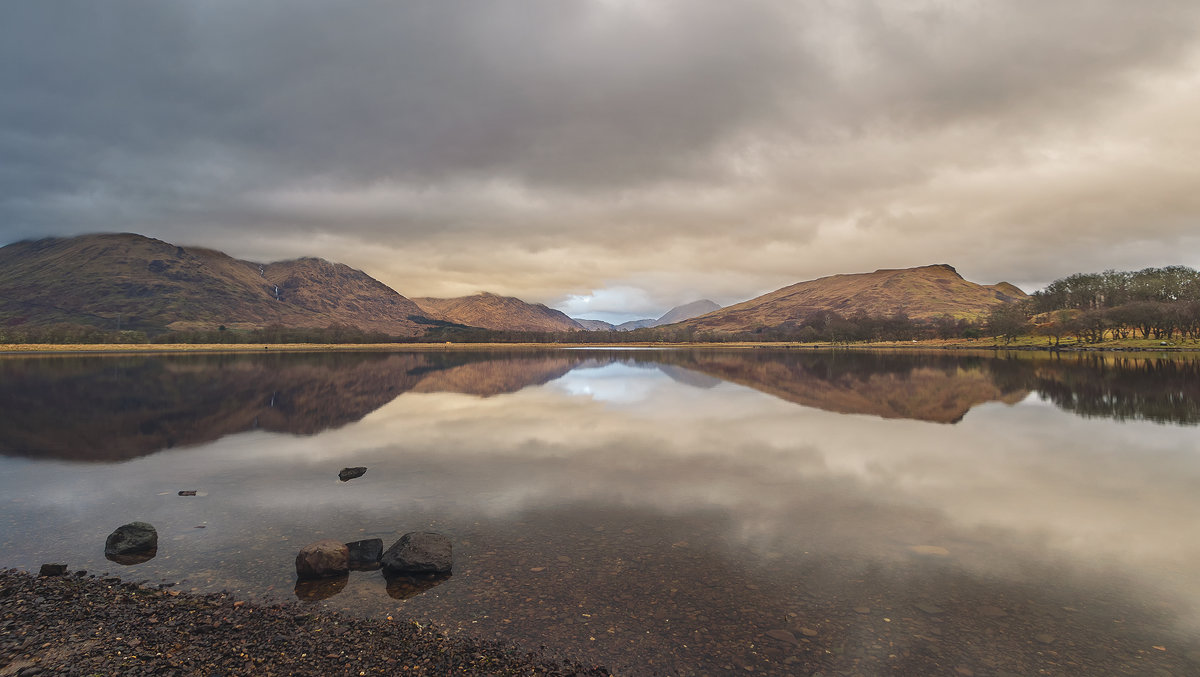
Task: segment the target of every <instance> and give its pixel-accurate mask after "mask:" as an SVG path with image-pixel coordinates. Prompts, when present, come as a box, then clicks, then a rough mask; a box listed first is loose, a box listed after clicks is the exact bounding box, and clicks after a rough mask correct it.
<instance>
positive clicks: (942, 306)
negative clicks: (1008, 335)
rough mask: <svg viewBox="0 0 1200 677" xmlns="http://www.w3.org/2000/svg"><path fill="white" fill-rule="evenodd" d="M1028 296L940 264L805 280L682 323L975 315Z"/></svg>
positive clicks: (726, 327)
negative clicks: (978, 281) (826, 314)
mask: <svg viewBox="0 0 1200 677" xmlns="http://www.w3.org/2000/svg"><path fill="white" fill-rule="evenodd" d="M1025 298H1028V296H1027V295H1026V294H1025V293H1024V292H1022V291H1021V290H1020V289H1018V288H1016V287H1015V286H1013V285H1011V284H1009V283H1007V282H1001V283H999V284H995V285H990V286H989V285H981V284H976V283H974V282H968V281H967V280H964V279H963V277H962V276H961V275H959V274H958V271H956V270H955V269H954V268H953V267H951V266H948V265H945V264H939V265H932V266H921V267H918V268H902V269H896V270H877V271H875V272H873V273H856V274H850V275H832V276H829V277H822V278H819V279H816V280H810V281H807V282H800V283H798V284H793V285H791V286H788V287H784V288H782V289H779V290H777V291H773V292H771V293H769V294H764V295H762V296H759V297H757V298H753V299H750V300H749V301H744V302H742V303H738V304H735V305H732V306H728V307H726V308H722V309H720V310H717V311H714V312H711V313H708V314H707V315H703V316H701V317H698V318H694V319H691V320H685V321H684V322H682V323H681V326H684V327H692V328H695V329H697V330H701V331H719V332H737V331H749V330H753V329H755V328H758V327H779V326H787V325H788V324H789V323H792V324H794V323H796V322H798V321H801V320H803V319H805V318H807V317H809V316H811V315H813V314H816V313H820V312H835V313H838V314H839V315H842V316H843V317H851V316H855V315H866V316H871V317H881V316H890V315H896V314H897V313H902V314H904V315H907V316H908V317H909V318H912V319H916V320H927V319H933V318H937V317H941V316H943V315H949V316H951V317H954V318H969V319H974V318H978V317H981V316H983V315H985V314H986V313H987V312H988V311H990V310H991V309H992V308H995V307H997V306H1001V305H1004V304H1006V303H1012V302H1015V301H1019V300H1022V299H1025Z"/></svg>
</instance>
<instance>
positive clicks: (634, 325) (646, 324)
mask: <svg viewBox="0 0 1200 677" xmlns="http://www.w3.org/2000/svg"><path fill="white" fill-rule="evenodd" d="M657 321H658V320H654V319H646V320H630V321H628V322H622V323H621V324H618V325H617V327H616V329H617V331H633V330H634V329H648V328H650V327H653V326H654V323H655V322H657Z"/></svg>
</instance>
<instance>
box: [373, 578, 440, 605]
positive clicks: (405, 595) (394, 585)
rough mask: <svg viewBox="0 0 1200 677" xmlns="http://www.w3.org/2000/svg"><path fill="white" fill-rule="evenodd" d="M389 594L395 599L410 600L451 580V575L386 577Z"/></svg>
mask: <svg viewBox="0 0 1200 677" xmlns="http://www.w3.org/2000/svg"><path fill="white" fill-rule="evenodd" d="M384 578H385V579H386V580H387V594H388V596H389V597H391V598H393V599H409V598H410V597H416V596H417V595H419V594H421V593H423V592H425V591H426V590H429V589H430V588H432V587H434V586H437V585H441V584H442V582H443V581H447V580H450V574H415V575H407V574H401V575H394V576H388V575H386V574H385V575H384Z"/></svg>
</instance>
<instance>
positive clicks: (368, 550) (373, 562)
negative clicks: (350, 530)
mask: <svg viewBox="0 0 1200 677" xmlns="http://www.w3.org/2000/svg"><path fill="white" fill-rule="evenodd" d="M346 548H347V549H348V550H349V551H350V568H351V569H354V570H355V571H372V570H374V569H378V568H379V560H380V559H381V558H382V557H383V539H382V538H370V539H367V540H365V541H354V542H352V543H347V544H346Z"/></svg>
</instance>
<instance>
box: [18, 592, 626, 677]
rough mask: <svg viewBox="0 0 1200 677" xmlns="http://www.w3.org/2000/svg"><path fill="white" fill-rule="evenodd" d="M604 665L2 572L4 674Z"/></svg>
mask: <svg viewBox="0 0 1200 677" xmlns="http://www.w3.org/2000/svg"><path fill="white" fill-rule="evenodd" d="M116 674H121V675H229V674H255V675H380V674H383V675H394V674H405V675H450V674H455V675H596V676H600V675H607V674H609V672H608V671H607V670H606V669H604V668H602V667H598V666H591V665H583V664H580V663H577V662H572V661H567V660H563V659H561V658H559V657H555V656H550V655H548V654H547V653H546V652H545V651H544V650H536V651H531V650H529V649H520V648H516V647H513V646H506V645H503V644H500V643H493V642H482V641H473V640H466V639H460V638H450V637H446V636H445V635H443V634H441V633H440V632H438V631H437V630H436V629H435V628H430V627H427V626H420V625H418V624H416V623H412V622H403V621H401V619H396V620H394V621H388V620H367V619H357V618H348V617H344V616H340V615H338V614H336V613H328V612H321V613H310V612H309V611H307V610H306V609H305V608H304V607H303V606H301V605H299V604H280V605H273V606H256V605H252V604H248V603H245V602H243V601H240V600H237V599H235V598H234V597H232V596H230V595H220V594H217V595H203V596H197V595H188V594H186V593H179V592H176V591H174V590H170V589H169V588H168V589H160V588H158V587H147V586H142V585H138V584H136V583H125V582H122V581H120V580H119V579H116V578H103V579H98V578H91V577H87V576H81V575H77V574H68V575H67V576H55V577H35V576H33V575H31V574H29V573H26V572H22V571H18V570H11V569H10V570H7V571H3V572H0V677H8V676H9V675H16V676H18V677H27V676H30V675H116Z"/></svg>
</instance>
